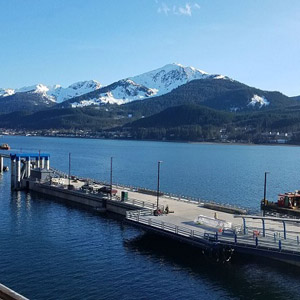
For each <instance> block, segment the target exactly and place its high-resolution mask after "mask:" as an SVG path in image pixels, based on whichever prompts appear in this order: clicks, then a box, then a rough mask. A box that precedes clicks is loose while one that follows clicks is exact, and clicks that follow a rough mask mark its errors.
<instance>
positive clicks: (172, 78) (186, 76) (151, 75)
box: [130, 63, 209, 96]
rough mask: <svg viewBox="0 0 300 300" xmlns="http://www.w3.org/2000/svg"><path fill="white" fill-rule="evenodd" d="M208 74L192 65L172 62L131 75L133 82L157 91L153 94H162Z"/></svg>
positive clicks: (206, 76) (203, 77)
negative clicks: (185, 65)
mask: <svg viewBox="0 0 300 300" xmlns="http://www.w3.org/2000/svg"><path fill="white" fill-rule="evenodd" d="M208 77H209V75H208V74H207V73H206V72H204V71H202V70H198V69H196V68H193V67H184V66H182V65H180V64H177V63H173V64H168V65H165V66H164V67H162V68H159V69H156V70H153V71H150V72H147V73H144V74H141V75H138V76H134V77H131V78H130V79H131V80H133V81H134V82H136V83H138V84H141V85H143V86H146V87H148V88H151V89H154V90H156V91H157V93H156V95H155V96H159V95H164V94H166V93H169V92H170V91H172V90H173V89H175V88H177V87H179V86H181V85H183V84H185V83H187V82H189V81H191V80H195V79H205V78H208Z"/></svg>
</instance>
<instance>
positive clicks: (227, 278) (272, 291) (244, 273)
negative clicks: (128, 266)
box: [124, 234, 300, 299]
mask: <svg viewBox="0 0 300 300" xmlns="http://www.w3.org/2000/svg"><path fill="white" fill-rule="evenodd" d="M124 247H125V248H126V249H128V251H134V252H137V253H139V254H140V255H143V256H146V257H147V259H149V260H152V261H155V260H159V262H160V264H161V265H163V266H169V267H172V269H173V271H174V272H185V273H186V274H187V275H188V276H189V277H191V278H193V279H195V280H196V281H198V282H199V284H203V281H205V282H207V284H209V285H211V289H212V290H213V291H220V290H222V291H223V292H224V293H226V294H227V295H228V296H229V297H230V298H238V299H299V298H300V291H299V289H298V286H299V284H300V270H299V268H298V267H294V266H290V265H286V264H284V263H280V262H276V261H272V260H265V259H259V260H257V259H256V258H255V257H254V258H253V257H249V256H243V255H234V256H233V259H232V261H231V262H230V263H216V262H215V261H213V260H212V259H211V258H210V257H208V256H206V255H203V254H202V251H201V250H199V249H195V248H194V247H190V246H188V245H184V244H181V243H178V242H176V241H173V240H169V239H166V238H163V237H158V236H154V235H151V234H144V235H141V236H139V237H137V238H134V239H131V240H126V241H125V242H124ZM287 282H288V285H287V284H286V283H287Z"/></svg>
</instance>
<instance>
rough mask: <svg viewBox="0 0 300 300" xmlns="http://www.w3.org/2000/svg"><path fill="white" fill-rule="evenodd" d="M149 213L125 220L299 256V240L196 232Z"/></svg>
mask: <svg viewBox="0 0 300 300" xmlns="http://www.w3.org/2000/svg"><path fill="white" fill-rule="evenodd" d="M151 216H152V214H150V211H148V212H143V211H141V210H135V211H128V212H126V219H128V220H131V221H134V222H137V223H140V224H144V225H148V226H151V227H154V228H158V229H161V230H164V231H167V232H171V233H174V234H177V235H179V236H183V237H187V238H191V239H196V240H197V239H199V240H202V241H204V240H206V241H210V242H215V243H221V244H224V245H231V246H234V245H236V246H239V247H247V248H261V249H265V250H270V251H290V252H292V253H294V254H297V255H300V242H299V238H288V239H281V238H275V239H274V238H273V237H272V236H269V235H267V236H266V237H257V236H254V235H251V234H242V233H236V232H234V231H232V232H226V231H224V233H223V234H222V233H218V232H216V233H215V232H208V231H206V230H205V229H204V228H203V229H202V228H199V229H197V230H194V229H190V228H188V227H184V226H179V225H175V224H172V223H168V222H164V221H161V220H159V217H151Z"/></svg>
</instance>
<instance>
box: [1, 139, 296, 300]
mask: <svg viewBox="0 0 300 300" xmlns="http://www.w3.org/2000/svg"><path fill="white" fill-rule="evenodd" d="M0 142H1V143H4V142H7V143H8V144H10V145H11V146H12V148H13V150H12V152H13V151H16V150H17V151H19V150H20V149H21V148H22V150H23V151H27V152H33V151H38V150H39V149H40V150H42V151H45V152H49V153H50V154H51V162H50V163H51V165H52V166H54V167H57V168H59V169H63V170H65V171H67V168H68V153H69V152H71V153H72V173H73V174H78V175H81V176H86V177H94V178H98V179H102V180H108V178H109V166H110V157H111V156H113V157H114V178H115V181H118V182H120V183H125V184H131V185H135V186H144V187H149V188H155V185H156V172H157V169H156V168H157V161H158V160H163V164H162V169H161V186H162V189H163V190H165V191H169V192H173V193H177V194H183V195H190V196H194V197H200V198H205V199H212V200H217V201H222V202H228V203H232V204H241V205H243V206H247V207H251V208H254V209H255V208H258V207H259V201H260V199H261V197H262V194H263V176H264V171H265V170H267V171H270V172H271V173H270V175H269V180H268V198H269V199H271V198H274V199H275V198H276V194H277V193H279V192H285V191H288V190H295V189H298V188H300V182H299V179H300V178H299V165H300V156H299V154H300V148H298V147H271V146H269V147H268V146H231V145H200V144H180V143H159V142H133V141H109V140H87V139H62V138H60V139H59V138H39V137H5V138H0ZM0 282H1V283H3V284H6V285H8V286H9V287H11V288H13V289H15V290H16V291H18V292H20V293H22V294H24V295H25V296H27V297H29V298H30V299H155V298H160V299H208V300H209V299H300V289H299V286H300V270H299V269H298V268H294V267H290V266H288V265H285V264H277V263H276V264H275V263H270V262H264V261H257V260H256V259H255V258H252V259H249V258H248V257H234V259H233V261H232V263H230V264H216V263H214V262H212V261H211V260H210V259H208V258H206V257H205V256H203V255H202V254H201V253H199V250H195V249H192V248H190V247H186V246H184V245H181V244H178V243H174V242H170V241H166V240H165V239H162V238H158V237H154V236H151V235H145V234H144V233H143V232H141V231H139V230H138V229H136V228H134V227H131V226H128V225H125V224H123V222H122V221H121V220H117V219H115V218H113V217H111V216H99V215H96V214H93V213H91V212H88V211H85V210H82V209H79V208H74V207H72V206H68V205H64V204H60V203H59V202H53V201H51V200H49V199H45V198H43V197H41V196H38V195H36V194H26V193H25V192H11V191H10V174H9V173H5V174H3V175H0Z"/></svg>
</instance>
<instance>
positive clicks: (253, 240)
mask: <svg viewBox="0 0 300 300" xmlns="http://www.w3.org/2000/svg"><path fill="white" fill-rule="evenodd" d="M10 159H11V172H12V188H13V189H27V190H29V191H34V192H38V193H41V194H43V195H48V196H50V197H53V198H55V199H61V200H62V201H67V202H71V203H77V204H80V205H83V206H85V207H88V208H90V209H93V210H95V211H99V212H103V211H107V212H112V213H115V214H118V215H122V216H124V217H125V220H126V221H127V222H128V223H129V224H132V225H134V226H137V227H139V228H141V229H143V230H145V231H150V232H152V233H155V234H159V235H163V236H167V237H169V238H172V239H175V240H178V241H180V242H184V243H187V244H191V245H193V246H195V247H199V248H201V249H202V251H210V252H213V253H215V254H216V256H217V257H218V259H220V260H229V259H230V257H231V255H232V254H234V253H235V252H237V253H245V254H249V255H253V256H257V257H265V258H268V259H269V258H271V259H275V260H280V261H283V262H287V263H291V264H295V265H299V266H300V241H299V237H300V220H299V219H287V218H285V219H283V218H275V217H263V216H259V215H248V214H246V211H245V210H242V209H237V208H234V207H230V206H222V205H219V204H214V205H208V204H207V203H206V202H202V201H199V200H198V201H193V200H191V199H183V198H182V197H177V196H174V195H168V194H167V195H166V194H162V193H159V197H157V194H156V192H155V191H150V192H147V191H146V192H145V190H142V191H140V190H139V189H132V188H129V187H125V186H120V185H116V184H114V185H113V186H112V187H113V189H116V190H117V193H116V194H115V195H110V194H107V193H103V192H101V189H102V188H103V186H104V183H103V182H98V181H93V180H88V179H83V178H77V177H75V176H70V175H67V174H64V173H62V172H60V171H58V170H55V169H53V168H51V167H50V155H49V154H41V153H39V154H18V155H16V154H14V155H11V156H10ZM110 188H111V187H110ZM102 190H103V189H102ZM124 195H126V197H124ZM158 200H159V205H158V208H159V211H160V212H163V213H162V214H157V202H158ZM167 207H168V209H166V208H167ZM164 212H166V213H164ZM199 215H201V216H204V218H208V219H214V220H216V221H222V222H226V223H230V224H232V227H231V229H230V230H228V229H221V230H220V228H214V227H211V226H206V225H205V224H197V223H195V222H194V220H195V219H196V218H197V217H198V216H199Z"/></svg>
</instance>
